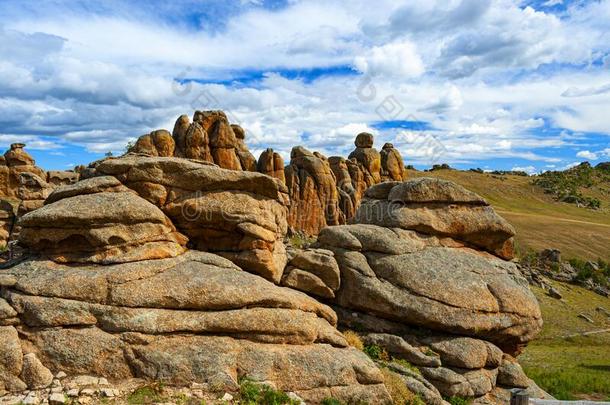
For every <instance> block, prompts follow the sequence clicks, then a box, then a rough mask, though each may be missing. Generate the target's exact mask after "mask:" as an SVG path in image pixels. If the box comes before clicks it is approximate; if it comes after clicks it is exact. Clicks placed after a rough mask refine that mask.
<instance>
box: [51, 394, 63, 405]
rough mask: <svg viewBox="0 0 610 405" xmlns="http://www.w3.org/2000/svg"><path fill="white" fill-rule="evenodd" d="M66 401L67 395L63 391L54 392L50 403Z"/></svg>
mask: <svg viewBox="0 0 610 405" xmlns="http://www.w3.org/2000/svg"><path fill="white" fill-rule="evenodd" d="M65 402H66V397H65V396H64V394H62V393H54V394H51V396H50V397H49V404H50V405H63V404H64V403H65Z"/></svg>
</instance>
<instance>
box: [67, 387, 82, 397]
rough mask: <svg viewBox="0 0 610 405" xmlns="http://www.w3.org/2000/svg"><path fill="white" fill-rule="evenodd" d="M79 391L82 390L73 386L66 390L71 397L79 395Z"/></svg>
mask: <svg viewBox="0 0 610 405" xmlns="http://www.w3.org/2000/svg"><path fill="white" fill-rule="evenodd" d="M79 392H80V391H79V389H78V388H72V389H70V390H68V392H66V395H67V396H69V397H71V398H75V397H77V396H78V394H79Z"/></svg>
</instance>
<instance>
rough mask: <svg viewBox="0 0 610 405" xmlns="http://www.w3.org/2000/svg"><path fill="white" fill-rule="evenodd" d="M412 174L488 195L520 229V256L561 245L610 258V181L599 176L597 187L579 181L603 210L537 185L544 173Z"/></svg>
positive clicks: (574, 253) (577, 253)
mask: <svg viewBox="0 0 610 405" xmlns="http://www.w3.org/2000/svg"><path fill="white" fill-rule="evenodd" d="M596 172H597V169H596ZM554 173H557V172H554ZM407 174H408V177H409V178H413V177H422V176H429V177H438V178H442V179H446V180H451V181H454V182H456V183H458V184H460V185H462V186H464V187H466V188H467V189H469V190H472V191H474V192H476V193H478V194H480V195H481V196H483V197H484V198H485V199H487V201H488V202H489V203H491V204H492V205H493V206H494V208H496V210H497V211H498V212H499V213H500V214H501V215H502V216H504V217H505V218H506V219H507V220H508V221H510V223H511V224H513V226H514V227H515V229H516V231H517V249H518V252H519V253H520V254H523V253H525V252H527V251H528V250H535V251H540V250H542V249H545V248H555V249H559V250H561V252H562V253H563V255H564V257H566V258H570V257H579V258H583V259H591V260H595V259H597V258H599V257H601V258H603V259H605V260H610V249H608V246H610V184H608V183H607V182H605V180H604V179H605V178H604V177H597V174H596V177H594V180H595V181H594V184H593V185H592V186H590V187H585V186H583V185H578V186H576V190H577V191H578V192H580V193H581V194H582V195H586V196H588V197H591V198H595V199H598V200H599V201H600V208H598V209H590V208H584V207H581V206H578V205H577V204H573V203H568V202H563V201H557V200H556V196H555V195H554V194H552V193H548V192H545V189H544V188H543V187H541V186H540V185H536V184H534V182H535V180H537V179H539V178H540V177H541V176H536V177H532V176H521V175H513V174H502V175H498V174H491V173H480V172H473V171H460V170H451V169H444V170H434V171H429V172H421V171H415V170H408V171H407Z"/></svg>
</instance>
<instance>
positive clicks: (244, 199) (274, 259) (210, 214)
mask: <svg viewBox="0 0 610 405" xmlns="http://www.w3.org/2000/svg"><path fill="white" fill-rule="evenodd" d="M96 171H97V172H98V173H99V174H106V175H112V176H114V177H116V178H117V179H118V180H120V181H121V182H122V183H123V184H124V185H125V186H127V187H129V188H131V189H133V190H135V191H136V192H137V193H138V194H140V196H142V197H144V198H145V199H147V200H148V201H150V202H151V203H153V204H155V205H157V206H159V207H160V208H161V209H162V210H163V211H164V212H165V214H167V215H168V216H169V218H171V220H172V221H173V224H174V225H175V226H176V227H177V229H178V230H179V231H180V232H181V233H183V234H185V235H186V236H188V237H189V239H190V241H191V243H192V245H193V246H194V247H195V248H197V249H199V250H206V251H213V252H217V253H218V254H221V255H223V256H225V257H227V258H229V259H231V260H233V261H234V262H235V263H237V264H238V265H240V266H242V267H244V268H245V269H246V270H248V271H251V272H254V273H257V274H261V275H263V276H264V277H266V278H268V279H271V280H274V281H275V282H279V281H280V279H281V276H282V272H283V270H284V267H285V265H286V255H285V250H284V246H283V244H282V242H281V241H282V240H283V238H284V235H285V234H286V231H287V223H286V212H287V208H286V205H287V202H288V195H287V193H286V191H287V190H286V187H285V186H284V185H283V184H281V183H280V182H279V181H278V180H277V179H273V178H270V177H268V176H265V175H263V174H260V173H252V172H241V171H231V170H224V169H221V168H218V167H215V166H211V165H205V164H200V163H197V162H193V161H188V160H185V159H178V158H149V157H140V156H125V157H123V158H120V159H109V160H106V161H104V162H102V163H100V164H99V165H98V166H97V168H96Z"/></svg>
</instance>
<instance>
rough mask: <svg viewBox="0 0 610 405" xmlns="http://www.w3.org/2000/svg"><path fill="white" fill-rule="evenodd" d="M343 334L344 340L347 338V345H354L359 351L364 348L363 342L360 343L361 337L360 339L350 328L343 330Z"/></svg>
mask: <svg viewBox="0 0 610 405" xmlns="http://www.w3.org/2000/svg"><path fill="white" fill-rule="evenodd" d="M343 336H345V340H347V344H348V345H350V346H352V347H355V348H356V349H358V350H360V351H363V350H364V343H362V339H360V336H358V334H357V333H356V332H354V331H352V330H346V331H345V332H343Z"/></svg>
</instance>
